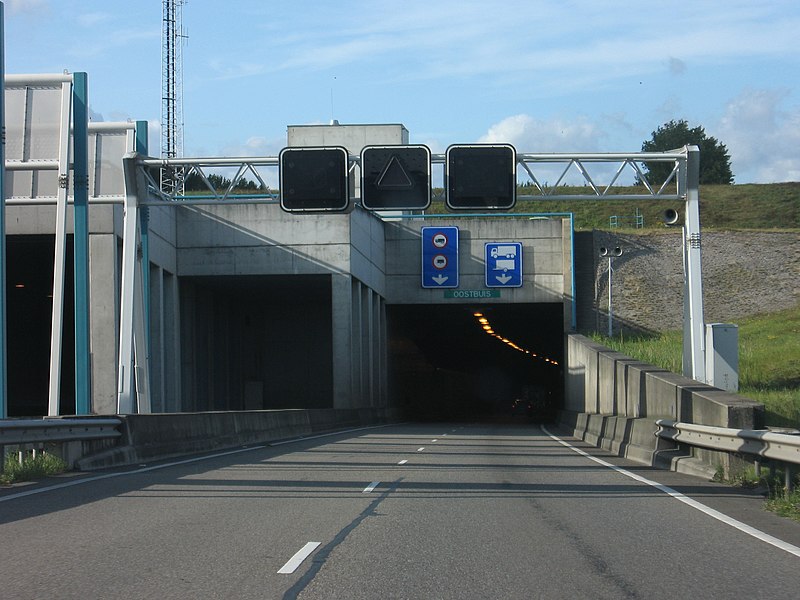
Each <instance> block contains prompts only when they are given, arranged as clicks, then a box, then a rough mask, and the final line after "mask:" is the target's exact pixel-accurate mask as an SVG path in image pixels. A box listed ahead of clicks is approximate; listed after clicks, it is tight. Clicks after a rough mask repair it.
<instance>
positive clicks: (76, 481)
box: [0, 446, 267, 502]
mask: <svg viewBox="0 0 800 600" xmlns="http://www.w3.org/2000/svg"><path fill="white" fill-rule="evenodd" d="M266 447H267V446H248V447H247V448H239V449H238V450H230V451H228V452H218V453H216V454H206V455H204V456H196V457H194V458H187V459H185V460H177V461H174V462H169V463H164V464H162V465H154V466H152V467H144V468H141V469H135V470H133V471H120V472H116V473H105V474H104V475H96V476H95V477H87V478H86V479H74V480H72V481H68V482H66V483H56V484H55V485H48V486H46V487H41V488H36V489H34V490H29V491H26V492H18V493H16V494H9V495H8V496H0V502H6V501H8V500H14V499H16V498H24V497H26V496H33V495H35V494H42V493H44V492H50V491H53V490H60V489H62V488H68V487H72V486H73V485H81V484H84V483H90V482H92V481H100V480H102V479H111V478H113V477H124V476H126V475H138V474H139V473H147V472H148V471H157V470H159V469H166V468H168V467H177V466H180V465H187V464H190V463H193V462H199V461H201V460H210V459H212V458H219V457H221V456H230V455H231V454H240V453H242V452H252V451H253V450H263V449H264V448H266Z"/></svg>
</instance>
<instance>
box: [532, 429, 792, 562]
mask: <svg viewBox="0 0 800 600" xmlns="http://www.w3.org/2000/svg"><path fill="white" fill-rule="evenodd" d="M542 431H544V432H545V433H546V434H547V435H549V436H550V438H551V439H553V440H555V441H556V442H558V443H559V444H561V445H562V446H566V447H567V448H569V449H570V450H572V451H573V452H577V453H578V454H580V455H581V456H585V457H586V458H588V459H589V460H592V461H594V462H596V463H597V464H599V465H603V466H604V467H608V468H609V469H611V470H612V471H616V472H617V473H620V474H621V475H625V476H626V477H630V478H631V479H633V480H635V481H638V482H640V483H644V484H646V485H649V486H652V487H654V488H656V489H657V490H659V491H661V492H664V493H665V494H667V495H668V496H671V497H672V498H675V500H678V501H680V502H683V503H684V504H686V505H688V506H691V507H692V508H694V509H696V510H699V511H700V512H701V513H704V514H706V515H708V516H709V517H711V518H712V519H716V520H717V521H721V522H722V523H725V524H726V525H730V526H731V527H733V528H735V529H738V530H739V531H741V532H743V533H746V534H747V535H750V536H752V537H754V538H756V539H758V540H761V541H762V542H766V543H767V544H769V545H770V546H774V547H775V548H780V549H781V550H785V551H786V552H788V553H789V554H794V555H795V556H797V557H800V548H798V547H797V546H795V545H793V544H790V543H788V542H784V541H783V540H779V539H778V538H776V537H774V536H771V535H769V534H768V533H764V532H763V531H761V530H760V529H756V528H755V527H752V526H750V525H747V524H746V523H742V522H741V521H739V520H737V519H734V518H733V517H729V516H728V515H726V514H724V513H721V512H719V511H718V510H715V509H713V508H711V507H710V506H706V505H705V504H703V503H702V502H698V501H697V500H694V499H693V498H689V497H688V496H685V495H684V494H681V493H680V492H678V491H676V490H673V489H672V488H671V487H669V486H666V485H663V484H661V483H658V482H657V481H653V480H652V479H647V478H646V477H642V476H641V475H637V474H636V473H631V472H630V471H628V470H626V469H623V468H622V467H618V466H616V465H612V464H611V463H609V462H606V461H604V460H603V459H601V458H597V457H596V456H592V455H591V454H588V453H587V452H584V451H583V450H581V449H580V448H576V447H575V446H573V445H571V444H569V443H568V442H565V441H564V440H562V439H561V438H558V437H556V436H554V435H553V434H551V433H550V432H549V431H547V429H546V428H545V427H544V426H542Z"/></svg>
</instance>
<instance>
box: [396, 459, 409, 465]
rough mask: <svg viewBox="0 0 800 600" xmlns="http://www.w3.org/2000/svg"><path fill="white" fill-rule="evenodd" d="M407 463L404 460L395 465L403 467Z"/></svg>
mask: <svg viewBox="0 0 800 600" xmlns="http://www.w3.org/2000/svg"><path fill="white" fill-rule="evenodd" d="M407 462H408V461H407V460H405V459H404V460H401V461H400V462H399V463H397V464H398V465H404V464H406V463H407Z"/></svg>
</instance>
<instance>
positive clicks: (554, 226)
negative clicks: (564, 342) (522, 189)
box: [385, 215, 573, 329]
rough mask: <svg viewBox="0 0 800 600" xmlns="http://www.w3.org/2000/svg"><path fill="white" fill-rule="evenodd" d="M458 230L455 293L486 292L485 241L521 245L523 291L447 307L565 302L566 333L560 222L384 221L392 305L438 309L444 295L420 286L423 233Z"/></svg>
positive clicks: (564, 234)
mask: <svg viewBox="0 0 800 600" xmlns="http://www.w3.org/2000/svg"><path fill="white" fill-rule="evenodd" d="M437 225H442V226H458V228H459V271H460V276H459V279H460V280H459V289H462V290H484V289H486V287H485V272H486V269H485V260H484V245H485V244H486V242H497V241H515V242H520V243H522V249H523V261H522V266H523V269H522V280H523V285H522V287H521V288H504V289H502V290H500V297H499V298H491V299H489V300H486V299H474V298H466V299H463V300H459V299H448V300H447V301H446V302H447V303H458V302H462V303H469V304H476V303H481V302H491V303H501V304H502V303H523V302H526V303H532V302H563V303H564V307H565V311H564V314H565V326H566V328H567V329H569V328H570V316H571V300H572V296H573V292H572V273H571V240H570V235H569V222H568V221H566V222H564V221H562V219H559V218H555V219H527V218H514V219H511V218H496V219H494V218H491V217H487V218H467V219H461V218H458V217H457V216H456V215H454V216H453V218H452V219H447V218H432V219H413V220H403V221H388V222H387V223H386V224H385V227H386V256H387V263H386V275H387V298H388V300H389V302H390V303H392V304H441V303H443V302H444V291H443V290H439V289H423V288H422V287H421V284H420V278H421V268H422V267H421V265H422V249H421V241H420V240H421V230H422V227H428V226H437Z"/></svg>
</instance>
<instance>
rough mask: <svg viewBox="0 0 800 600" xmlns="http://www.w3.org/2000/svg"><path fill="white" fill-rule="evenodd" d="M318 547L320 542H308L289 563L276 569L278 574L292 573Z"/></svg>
mask: <svg viewBox="0 0 800 600" xmlns="http://www.w3.org/2000/svg"><path fill="white" fill-rule="evenodd" d="M319 545H320V542H308V543H307V544H306V545H305V546H303V547H302V548H300V550H298V551H297V552H296V553H295V555H294V556H293V557H292V558H290V559H289V562H287V563H286V564H285V565H283V566H282V567H281V568H280V569H278V573H294V572H295V570H297V567H299V566H300V565H301V564H302V562H303V561H304V560H305V559H307V558H308V557H309V555H310V554H311V553H312V552H313V551H314V550H316V549H317V546H319Z"/></svg>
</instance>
